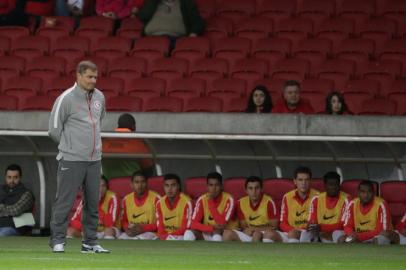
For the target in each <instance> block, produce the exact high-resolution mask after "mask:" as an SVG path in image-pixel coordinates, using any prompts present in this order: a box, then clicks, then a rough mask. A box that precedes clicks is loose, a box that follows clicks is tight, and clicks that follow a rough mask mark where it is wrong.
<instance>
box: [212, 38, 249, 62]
mask: <svg viewBox="0 0 406 270" xmlns="http://www.w3.org/2000/svg"><path fill="white" fill-rule="evenodd" d="M250 51H251V41H250V40H249V39H246V38H239V37H229V38H221V39H219V40H217V41H216V43H215V44H214V49H213V57H216V58H222V59H225V60H227V62H228V63H229V65H230V66H232V65H233V64H234V62H235V61H236V60H237V59H239V58H245V57H247V56H248V55H249V52H250Z"/></svg>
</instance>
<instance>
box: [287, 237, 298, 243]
mask: <svg viewBox="0 0 406 270" xmlns="http://www.w3.org/2000/svg"><path fill="white" fill-rule="evenodd" d="M288 243H291V244H297V243H299V239H296V238H289V240H288Z"/></svg>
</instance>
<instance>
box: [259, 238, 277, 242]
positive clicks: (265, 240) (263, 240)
mask: <svg viewBox="0 0 406 270" xmlns="http://www.w3.org/2000/svg"><path fill="white" fill-rule="evenodd" d="M262 242H264V243H273V242H274V241H273V240H272V239H266V238H264V239H262Z"/></svg>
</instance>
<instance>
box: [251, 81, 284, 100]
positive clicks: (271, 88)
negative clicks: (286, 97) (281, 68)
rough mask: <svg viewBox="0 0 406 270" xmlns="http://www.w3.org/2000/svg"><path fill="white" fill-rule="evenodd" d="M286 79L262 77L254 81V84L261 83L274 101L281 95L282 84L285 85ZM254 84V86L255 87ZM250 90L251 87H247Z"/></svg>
mask: <svg viewBox="0 0 406 270" xmlns="http://www.w3.org/2000/svg"><path fill="white" fill-rule="evenodd" d="M285 82H286V80H284V79H277V78H276V79H262V80H258V81H256V83H255V86H256V85H263V86H265V87H266V88H267V89H268V92H269V94H270V95H271V96H272V98H273V99H274V103H275V101H277V99H279V97H282V91H283V86H284V85H285ZM255 86H254V87H255ZM250 91H252V89H250V88H248V92H250ZM275 98H276V99H275Z"/></svg>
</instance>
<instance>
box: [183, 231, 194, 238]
mask: <svg viewBox="0 0 406 270" xmlns="http://www.w3.org/2000/svg"><path fill="white" fill-rule="evenodd" d="M183 240H185V241H195V240H196V236H195V234H194V233H193V232H192V231H191V230H186V231H185V233H184V234H183Z"/></svg>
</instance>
